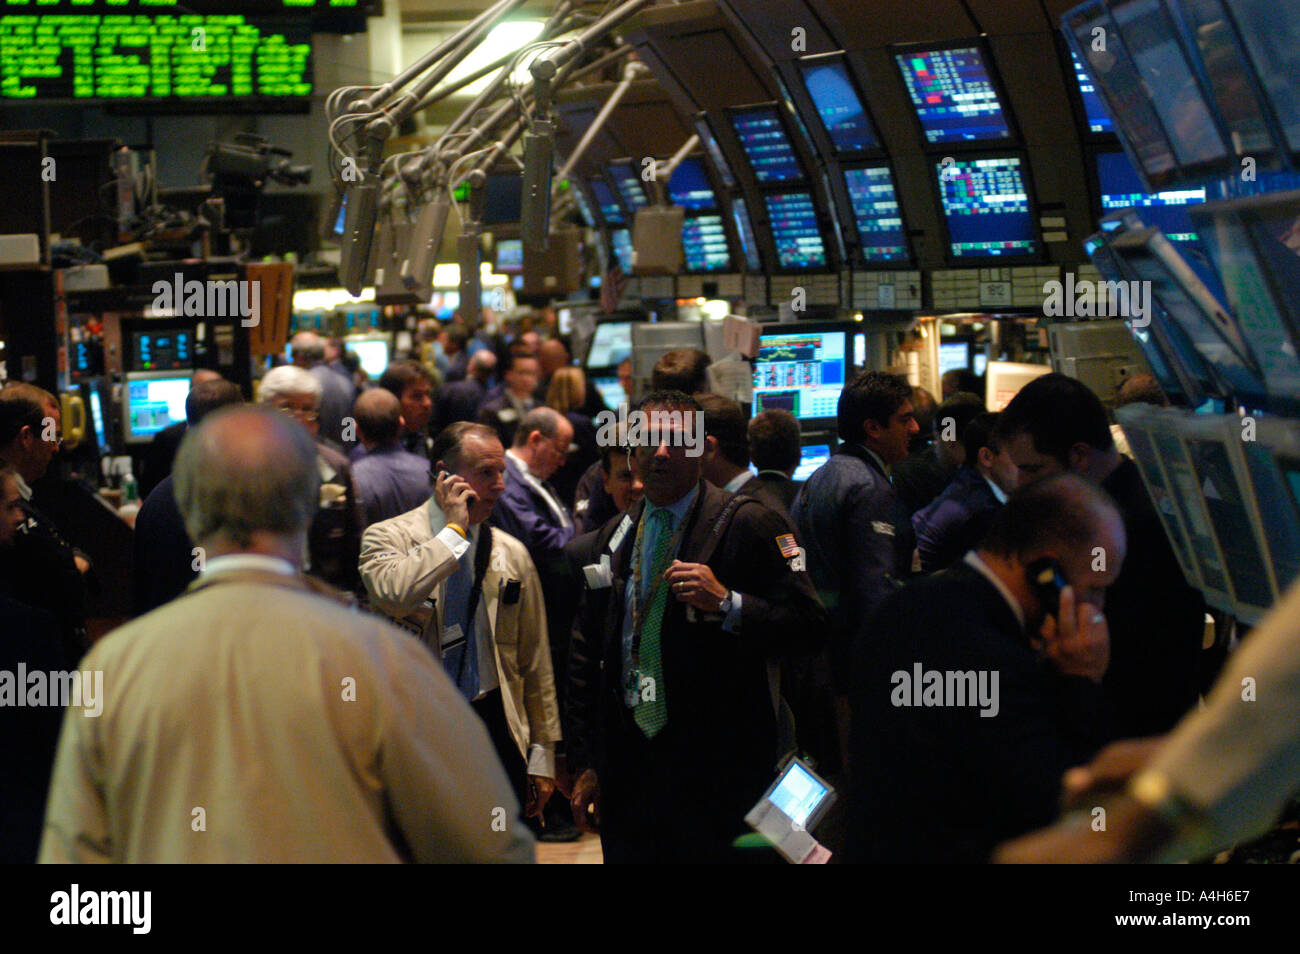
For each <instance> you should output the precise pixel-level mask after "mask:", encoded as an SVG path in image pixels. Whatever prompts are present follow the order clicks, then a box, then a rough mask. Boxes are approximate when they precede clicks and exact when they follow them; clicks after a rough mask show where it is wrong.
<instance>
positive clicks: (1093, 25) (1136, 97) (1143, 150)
mask: <svg viewBox="0 0 1300 954" xmlns="http://www.w3.org/2000/svg"><path fill="white" fill-rule="evenodd" d="M1065 36H1066V39H1067V40H1069V42H1070V44H1071V47H1072V48H1073V50H1074V51H1075V53H1076V54H1077V55H1078V56H1079V58H1080V59H1082V60H1083V61H1084V62H1085V63H1086V64H1087V67H1088V74H1089V75H1090V76H1091V77H1092V78H1093V82H1094V84H1095V85H1096V87H1097V90H1098V92H1100V93H1101V95H1102V97H1103V98H1104V99H1105V101H1106V104H1107V106H1108V111H1109V113H1110V115H1111V118H1112V119H1113V120H1114V122H1115V123H1116V127H1117V128H1116V130H1115V131H1116V132H1117V133H1120V141H1121V142H1123V143H1124V144H1125V148H1128V149H1131V150H1132V152H1133V155H1134V159H1135V161H1136V163H1137V165H1138V167H1139V168H1140V169H1141V171H1142V175H1143V179H1144V180H1145V182H1146V184H1147V187H1148V188H1149V189H1151V190H1155V189H1157V188H1158V187H1159V186H1160V185H1162V184H1163V183H1165V182H1168V181H1169V180H1170V179H1171V178H1172V177H1173V176H1175V175H1176V174H1177V172H1178V165H1177V162H1176V160H1175V159H1174V151H1173V147H1172V146H1171V145H1170V144H1169V138H1168V136H1167V135H1166V133H1165V130H1164V127H1163V126H1162V125H1161V123H1160V117H1159V116H1157V115H1156V111H1155V109H1154V108H1153V107H1152V105H1151V101H1150V98H1149V97H1148V95H1147V92H1146V87H1145V84H1144V83H1143V81H1142V76H1141V75H1140V74H1139V72H1138V68H1137V66H1136V65H1135V64H1134V62H1133V60H1132V58H1131V57H1130V56H1129V53H1128V51H1127V50H1126V49H1125V48H1124V44H1123V43H1121V42H1118V39H1119V29H1118V28H1117V27H1116V26H1115V22H1114V21H1113V20H1112V19H1111V16H1110V14H1109V13H1108V12H1107V10H1106V8H1105V6H1104V4H1103V3H1102V2H1101V0H1095V2H1092V3H1086V4H1084V5H1082V6H1079V7H1076V8H1074V9H1073V10H1071V11H1070V12H1069V13H1067V14H1066V15H1065ZM1098 39H1100V40H1106V39H1109V40H1110V42H1100V43H1099V42H1097V40H1098Z"/></svg>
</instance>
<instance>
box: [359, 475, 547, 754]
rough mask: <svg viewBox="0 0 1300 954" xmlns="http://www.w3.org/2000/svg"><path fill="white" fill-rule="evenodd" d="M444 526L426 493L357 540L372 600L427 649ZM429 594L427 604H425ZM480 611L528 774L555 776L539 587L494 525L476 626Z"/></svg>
mask: <svg viewBox="0 0 1300 954" xmlns="http://www.w3.org/2000/svg"><path fill="white" fill-rule="evenodd" d="M445 525H446V520H445V518H444V517H443V515H442V511H441V510H439V509H438V506H437V504H435V503H434V502H433V500H432V499H430V500H429V501H428V502H427V503H425V504H422V505H420V506H419V507H417V508H416V509H414V510H410V511H408V512H406V513H404V514H401V515H400V516H397V517H393V518H392V519H391V520H382V521H380V522H379V523H376V524H373V525H372V526H370V527H369V528H368V529H367V530H366V532H365V534H364V535H363V536H362V538H361V579H362V581H363V582H364V583H365V585H366V591H367V592H368V593H369V594H370V600H371V605H372V606H373V607H374V608H375V609H376V610H379V611H380V612H383V613H387V614H388V615H389V616H392V617H393V618H394V619H395V620H397V621H398V622H399V624H400V625H402V626H404V627H406V628H408V629H410V630H412V631H415V632H419V633H421V638H423V639H424V640H425V641H426V643H427V644H428V645H430V646H432V647H437V646H438V645H439V639H438V634H440V633H441V632H442V606H443V590H444V588H445V583H446V580H447V578H448V577H450V576H451V575H452V573H454V572H455V570H456V566H457V561H456V558H455V556H454V555H453V554H452V552H451V550H450V549H449V548H448V547H447V545H446V544H444V543H443V542H442V541H441V540H439V539H438V538H437V536H436V534H437V532H438V531H439V530H442V529H443V527H444V526H445ZM450 532H454V531H450ZM480 532H481V530H480ZM466 559H468V557H466ZM511 580H518V581H519V582H520V584H521V593H520V598H519V601H518V602H516V603H514V604H513V605H508V604H507V603H505V601H504V600H503V599H502V595H503V593H504V590H505V588H506V584H507V583H508V582H510V581H511ZM430 599H432V601H433V606H432V607H430V606H429V605H428V604H427V603H426V600H430ZM484 614H486V619H487V625H488V628H489V631H490V632H491V634H492V651H493V652H492V654H493V656H494V658H495V659H496V664H497V681H498V682H499V684H500V686H501V694H502V697H503V701H504V703H505V710H506V721H507V723H508V724H509V726H510V734H511V735H512V736H513V737H514V740H515V744H516V745H518V746H519V752H520V754H521V755H522V756H523V757H524V759H525V761H527V762H528V771H529V773H530V774H532V775H541V776H547V777H554V775H555V743H557V742H559V741H560V711H559V706H558V705H557V704H556V701H555V677H554V674H553V673H552V671H551V650H550V643H549V642H548V641H547V635H546V605H545V603H544V602H543V599H542V586H541V583H540V582H539V581H538V579H537V570H536V569H535V568H534V566H533V561H532V558H531V557H529V556H528V551H527V550H526V549H525V548H524V545H523V544H522V543H520V542H519V541H518V540H516V539H515V538H514V537H512V536H510V535H509V534H508V533H505V532H504V531H502V530H498V529H496V528H495V527H494V528H493V529H492V553H491V556H490V558H489V563H488V570H487V574H486V575H485V576H484V578H483V596H482V598H481V599H480V601H479V606H478V611H477V614H476V617H477V618H476V623H479V624H480V625H481V621H482V620H483V618H484ZM530 749H531V750H532V751H530Z"/></svg>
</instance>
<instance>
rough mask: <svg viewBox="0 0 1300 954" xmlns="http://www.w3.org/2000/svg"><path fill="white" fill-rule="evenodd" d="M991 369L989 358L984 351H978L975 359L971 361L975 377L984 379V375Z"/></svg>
mask: <svg viewBox="0 0 1300 954" xmlns="http://www.w3.org/2000/svg"><path fill="white" fill-rule="evenodd" d="M988 369H989V356H988V355H987V354H985V353H984V352H983V351H976V352H975V357H974V358H973V359H972V361H971V370H973V371H974V372H975V377H977V378H982V377H984V373H985V372H986V371H988Z"/></svg>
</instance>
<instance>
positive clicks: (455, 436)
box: [429, 421, 501, 478]
mask: <svg viewBox="0 0 1300 954" xmlns="http://www.w3.org/2000/svg"><path fill="white" fill-rule="evenodd" d="M470 436H476V437H481V438H483V439H484V440H487V439H488V438H491V439H492V440H494V441H499V440H501V436H500V435H499V434H497V432H496V431H495V430H493V429H492V428H490V427H488V426H487V425H486V424H478V423H476V422H474V421H457V422H456V423H455V424H448V425H447V426H446V427H444V428H443V429H442V430H441V431H439V432H438V436H437V437H435V438H434V439H433V446H432V447H430V448H429V463H430V464H432V465H433V466H434V467H437V466H438V461H443V462H444V463H445V464H446V465H447V467H448V468H449V469H451V470H455V469H456V468H457V467H459V466H460V449H461V446H462V445H463V444H464V443H465V438H467V437H470ZM433 476H434V477H435V478H436V477H437V474H434V475H433Z"/></svg>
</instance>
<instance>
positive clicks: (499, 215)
mask: <svg viewBox="0 0 1300 954" xmlns="http://www.w3.org/2000/svg"><path fill="white" fill-rule="evenodd" d="M523 194H524V178H523V176H522V175H521V174H520V173H518V172H514V173H507V174H504V175H490V176H488V177H487V178H486V179H485V180H484V182H483V224H484V225H509V224H513V223H515V222H518V221H519V219H520V218H521V216H522V215H523Z"/></svg>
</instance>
